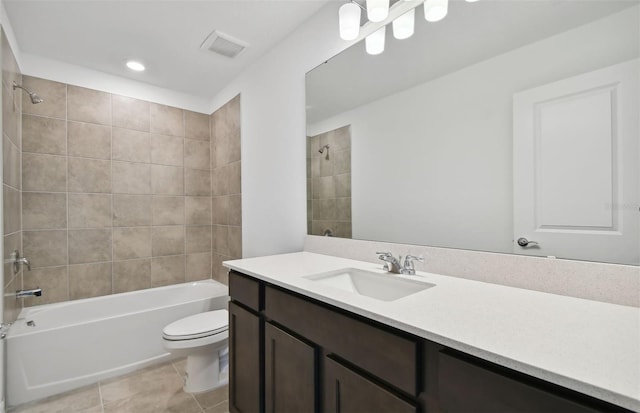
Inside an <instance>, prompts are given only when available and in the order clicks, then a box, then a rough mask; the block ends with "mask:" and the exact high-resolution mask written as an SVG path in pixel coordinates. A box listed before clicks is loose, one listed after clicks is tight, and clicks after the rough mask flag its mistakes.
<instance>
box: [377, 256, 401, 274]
mask: <svg viewBox="0 0 640 413" xmlns="http://www.w3.org/2000/svg"><path fill="white" fill-rule="evenodd" d="M376 254H378V259H379V260H382V261H384V262H385V264H384V267H383V269H384V270H385V271H389V272H392V273H394V274H401V271H402V267H400V261H401V260H402V256H398V258H396V257H394V256H393V254H392V253H390V252H376Z"/></svg>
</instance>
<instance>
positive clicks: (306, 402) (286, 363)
mask: <svg viewBox="0 0 640 413" xmlns="http://www.w3.org/2000/svg"><path fill="white" fill-rule="evenodd" d="M264 353H265V360H264V364H265V370H264V376H265V411H266V412H269V413H300V412H314V411H316V388H317V385H316V351H315V348H314V347H313V346H311V345H309V344H307V343H304V342H302V341H301V340H298V339H297V338H295V337H293V336H291V335H289V334H287V333H286V332H284V331H283V330H281V329H279V328H278V327H276V326H274V325H272V324H271V323H266V324H265V330H264Z"/></svg>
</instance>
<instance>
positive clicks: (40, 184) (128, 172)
mask: <svg viewBox="0 0 640 413" xmlns="http://www.w3.org/2000/svg"><path fill="white" fill-rule="evenodd" d="M24 82H25V85H26V87H28V88H30V89H33V90H35V91H37V93H38V94H39V95H40V96H41V97H42V98H43V99H44V103H41V104H39V105H30V106H25V107H24V108H23V114H22V123H23V125H24V126H23V128H24V131H25V132H24V136H23V139H24V142H25V144H24V152H23V154H22V163H23V168H22V182H23V191H24V192H23V194H22V203H23V213H22V215H23V222H24V235H23V238H24V241H23V242H24V250H25V255H26V256H27V257H29V258H30V259H31V261H32V263H33V265H32V267H33V270H32V271H31V272H28V273H25V275H24V284H25V287H28V288H31V287H35V286H40V287H41V288H43V296H42V297H40V298H36V299H26V300H25V305H37V304H45V303H51V302H58V301H65V300H72V299H79V298H88V297H94V296H100V295H106V294H112V293H120V292H126V291H132V290H138V289H143V288H150V287H156V286H163V285H169V284H176V283H181V282H185V281H192V280H199V279H206V278H211V275H212V271H211V270H212V262H214V261H215V262H216V263H217V262H219V261H220V254H219V253H218V250H214V248H213V245H214V244H216V245H218V242H215V243H214V241H213V238H214V234H216V236H217V235H218V234H217V232H216V231H215V229H214V227H213V226H212V223H213V220H214V217H218V216H219V213H220V212H219V211H214V209H213V208H214V203H213V198H212V194H214V191H213V190H212V188H218V187H219V188H225V190H224V192H221V191H215V195H216V198H217V197H218V196H221V195H225V196H228V197H229V196H230V195H231V194H234V195H237V196H238V197H239V196H240V195H239V193H240V189H239V143H240V141H239V139H237V145H238V148H235V146H234V145H235V142H236V141H235V140H233V139H231V138H230V137H229V135H228V133H227V132H226V131H227V130H232V129H233V130H236V129H237V131H238V132H239V127H238V128H234V127H232V126H234V125H238V124H239V121H238V119H239V105H236V106H237V110H238V112H237V113H236V112H235V111H233V110H229V116H235V117H236V118H233V119H231V120H227V119H226V116H227V109H226V107H225V108H224V112H223V113H222V114H219V115H217V116H216V115H215V114H214V116H209V115H204V114H200V113H195V112H190V111H186V110H182V109H179V108H174V107H168V106H163V105H159V104H155V103H150V102H146V101H142V100H137V99H132V98H128V97H124V96H118V95H112V94H109V93H105V92H101V91H97V90H91V89H86V88H82V87H78V86H72V85H66V84H62V83H58V82H53V81H49V80H44V79H39V78H34V77H28V76H25V77H24ZM221 110H222V109H221ZM219 112H220V111H219ZM215 123H217V124H218V127H216V126H215ZM218 129H220V131H219V132H220V133H219V136H221V137H220V138H219V139H214V140H212V139H211V132H212V131H218ZM234 133H235V132H234ZM223 135H224V137H222V136H223ZM231 141H233V142H234V145H231V144H229V143H228V142H231ZM216 145H219V146H220V147H221V150H220V152H222V153H225V157H224V159H220V162H217V161H218V160H217V159H215V158H214V157H213V156H212V153H215V151H214V149H215V148H216V147H217V146H216ZM236 152H237V154H238V155H237V159H236ZM231 153H233V155H234V156H233V157H231V156H230V154H231ZM236 164H237V166H236ZM218 169H220V170H221V171H223V172H221V173H220V174H217V171H218ZM236 171H237V173H238V177H237V179H235V178H233V179H232V177H234V176H235V175H234V172H236ZM214 177H215V178H216V179H217V180H216V184H215V185H212V181H213V180H214V179H213V178H214ZM236 181H237V182H236ZM234 205H235V204H234ZM237 206H238V207H239V203H238V204H237ZM227 213H228V211H227V210H225V212H224V214H225V216H226V214H227ZM239 213H240V212H239V210H238V212H237V215H239ZM231 215H233V214H231ZM218 221H219V219H218V218H216V223H218ZM225 225H228V223H226V221H225ZM225 228H226V227H225ZM238 228H239V227H238ZM226 242H227V240H226V239H225V240H224V242H223V240H220V242H219V244H220V245H221V246H222V244H223V243H226ZM228 244H229V245H231V243H230V242H229V243H228ZM233 245H234V248H235V246H236V244H235V243H233ZM227 250H228V249H226V250H224V251H227ZM233 252H234V254H230V253H229V254H225V258H226V257H227V256H228V257H235V256H236V255H237V256H238V257H239V256H241V251H240V249H238V248H235V249H234V250H233ZM215 268H218V267H215ZM215 275H216V276H217V277H218V276H219V272H216V273H215Z"/></svg>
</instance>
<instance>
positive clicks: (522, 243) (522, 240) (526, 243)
mask: <svg viewBox="0 0 640 413" xmlns="http://www.w3.org/2000/svg"><path fill="white" fill-rule="evenodd" d="M516 242H517V243H518V245H520V246H521V247H528V246H529V244H532V245H538V243H537V242H535V241H529V240H528V239H526V238H525V237H520V238H518V240H517V241H516Z"/></svg>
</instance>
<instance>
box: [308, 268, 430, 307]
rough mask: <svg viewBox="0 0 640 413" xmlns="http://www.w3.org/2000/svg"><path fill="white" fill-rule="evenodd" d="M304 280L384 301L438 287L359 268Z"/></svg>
mask: <svg viewBox="0 0 640 413" xmlns="http://www.w3.org/2000/svg"><path fill="white" fill-rule="evenodd" d="M304 278H306V279H308V280H312V281H315V282H318V283H321V284H323V285H328V286H330V287H334V288H338V289H340V290H344V291H349V292H352V293H356V294H359V295H365V296H367V297H371V298H376V299H378V300H382V301H395V300H398V299H400V298H403V297H406V296H408V295H411V294H415V293H417V292H420V291H423V290H426V289H427V288H431V287H435V286H436V285H435V284H431V283H427V282H420V281H415V280H408V279H406V278H400V277H399V276H396V275H391V274H386V273H385V274H380V273H376V272H371V271H366V270H360V269H357V268H344V269H341V270H336V271H331V272H325V273H321V274H313V275H307V276H305V277H304Z"/></svg>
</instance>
